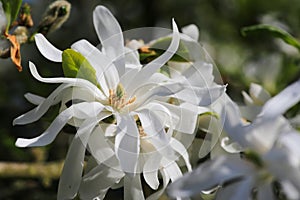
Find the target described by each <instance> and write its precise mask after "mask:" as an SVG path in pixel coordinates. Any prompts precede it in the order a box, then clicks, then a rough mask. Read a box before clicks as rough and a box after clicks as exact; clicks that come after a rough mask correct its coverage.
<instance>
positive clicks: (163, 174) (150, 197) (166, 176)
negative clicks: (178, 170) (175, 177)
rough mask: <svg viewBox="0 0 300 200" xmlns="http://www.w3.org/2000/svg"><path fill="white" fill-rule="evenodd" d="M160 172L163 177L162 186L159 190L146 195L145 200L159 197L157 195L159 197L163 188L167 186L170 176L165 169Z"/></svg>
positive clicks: (155, 199)
mask: <svg viewBox="0 0 300 200" xmlns="http://www.w3.org/2000/svg"><path fill="white" fill-rule="evenodd" d="M160 173H161V176H162V178H163V187H162V188H161V189H160V190H158V191H157V192H155V193H153V194H152V195H150V196H149V197H147V200H157V199H159V197H161V196H162V195H163V193H164V191H165V189H166V188H167V186H168V183H169V181H170V177H169V175H168V173H166V172H165V170H160Z"/></svg>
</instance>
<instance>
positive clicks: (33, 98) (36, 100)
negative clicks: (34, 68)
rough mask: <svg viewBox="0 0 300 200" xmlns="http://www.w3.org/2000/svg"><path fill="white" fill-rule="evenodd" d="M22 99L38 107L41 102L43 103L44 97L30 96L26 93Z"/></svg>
mask: <svg viewBox="0 0 300 200" xmlns="http://www.w3.org/2000/svg"><path fill="white" fill-rule="evenodd" d="M24 97H25V98H26V99H27V101H29V102H30V103H32V104H34V105H39V104H41V103H42V102H43V101H45V98H44V97H41V96H39V95H36V94H31V93H26V94H25V95H24Z"/></svg>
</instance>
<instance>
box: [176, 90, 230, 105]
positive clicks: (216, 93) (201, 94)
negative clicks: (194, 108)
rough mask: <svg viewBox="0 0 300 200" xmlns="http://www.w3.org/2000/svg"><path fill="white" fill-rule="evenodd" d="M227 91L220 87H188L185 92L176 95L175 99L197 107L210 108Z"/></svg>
mask: <svg viewBox="0 0 300 200" xmlns="http://www.w3.org/2000/svg"><path fill="white" fill-rule="evenodd" d="M225 90H226V86H220V85H217V86H213V87H207V88H205V87H203V88H200V87H194V86H187V87H186V88H185V89H184V90H182V91H180V92H178V93H176V94H174V97H175V98H178V99H181V100H184V101H186V102H189V103H192V104H195V105H199V106H208V105H210V104H211V103H212V102H214V101H216V100H217V99H218V98H219V97H220V96H222V94H224V92H225Z"/></svg>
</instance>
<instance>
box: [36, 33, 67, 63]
mask: <svg viewBox="0 0 300 200" xmlns="http://www.w3.org/2000/svg"><path fill="white" fill-rule="evenodd" d="M34 39H35V43H36V46H37V48H38V49H39V51H40V52H41V54H42V55H43V56H44V57H45V58H47V59H48V60H51V61H53V62H62V51H61V50H59V49H57V48H56V47H54V46H53V45H52V44H51V43H50V42H49V41H48V40H47V39H46V38H45V36H44V35H43V34H40V33H38V34H36V35H35V36H34Z"/></svg>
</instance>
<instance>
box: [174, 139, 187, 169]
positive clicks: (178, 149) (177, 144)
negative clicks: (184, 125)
mask: <svg viewBox="0 0 300 200" xmlns="http://www.w3.org/2000/svg"><path fill="white" fill-rule="evenodd" d="M170 145H171V147H172V148H173V149H174V150H175V151H176V152H177V153H179V155H181V156H182V158H183V159H184V162H185V165H186V167H187V169H188V171H192V166H191V163H190V160H189V154H188V152H187V150H186V148H185V147H184V146H183V144H181V143H180V142H179V141H178V140H176V139H175V138H171V143H170Z"/></svg>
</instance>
